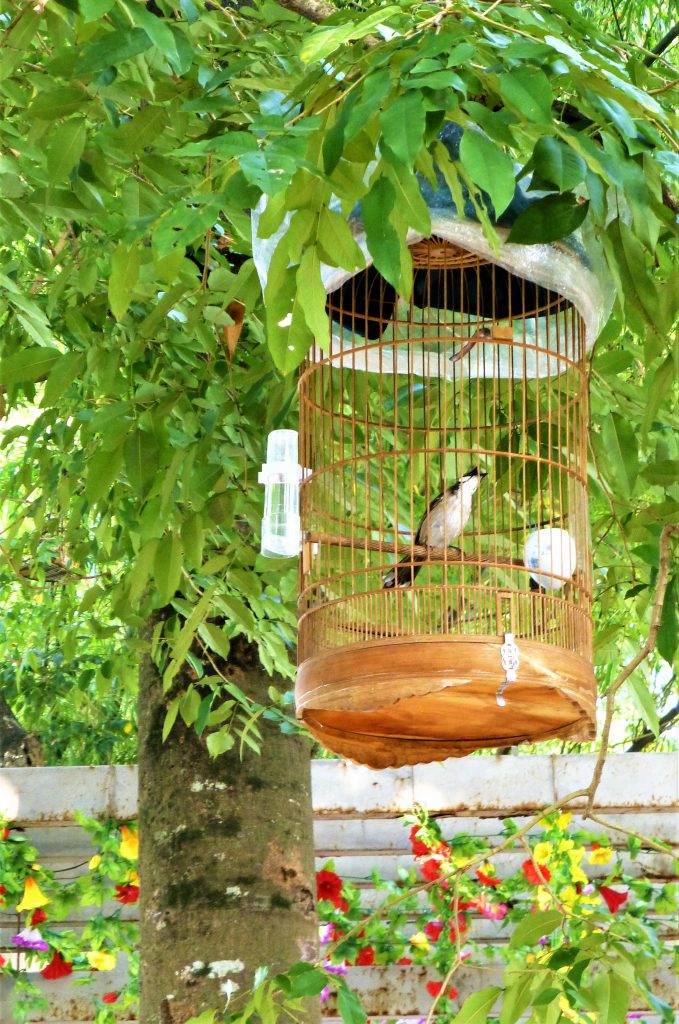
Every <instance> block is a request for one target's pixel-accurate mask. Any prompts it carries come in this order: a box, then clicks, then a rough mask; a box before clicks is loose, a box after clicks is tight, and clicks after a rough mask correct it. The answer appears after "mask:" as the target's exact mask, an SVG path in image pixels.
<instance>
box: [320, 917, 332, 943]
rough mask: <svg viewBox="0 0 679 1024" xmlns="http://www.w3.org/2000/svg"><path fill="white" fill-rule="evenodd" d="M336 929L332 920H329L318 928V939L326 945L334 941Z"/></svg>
mask: <svg viewBox="0 0 679 1024" xmlns="http://www.w3.org/2000/svg"><path fill="white" fill-rule="evenodd" d="M334 930H335V926H334V924H333V923H332V921H327V922H326V923H325V924H322V925H321V926H320V928H319V929H318V941H319V942H320V944H321V946H326V945H327V944H328V942H332V933H333V932H334Z"/></svg>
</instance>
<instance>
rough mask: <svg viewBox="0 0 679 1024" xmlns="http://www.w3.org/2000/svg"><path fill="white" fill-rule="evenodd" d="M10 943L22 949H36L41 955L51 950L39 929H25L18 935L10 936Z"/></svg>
mask: <svg viewBox="0 0 679 1024" xmlns="http://www.w3.org/2000/svg"><path fill="white" fill-rule="evenodd" d="M9 941H10V942H12V943H13V944H14V945H15V946H21V948H22V949H36V950H39V951H40V952H41V953H45V952H46V951H47V950H48V949H49V945H48V943H46V942H45V940H44V939H43V937H42V935H41V934H40V932H39V931H38V929H37V928H23V929H22V930H21V931H20V932H19V933H18V934H17V935H10V938H9Z"/></svg>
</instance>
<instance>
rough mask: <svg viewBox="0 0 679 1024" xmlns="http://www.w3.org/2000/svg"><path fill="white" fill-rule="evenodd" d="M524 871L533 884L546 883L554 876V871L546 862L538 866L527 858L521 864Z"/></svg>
mask: <svg viewBox="0 0 679 1024" xmlns="http://www.w3.org/2000/svg"><path fill="white" fill-rule="evenodd" d="M521 867H522V868H523V873H524V875H525V876H526V878H527V879H528V881H529V882H530V884H531V885H546V884H547V882H549V880H550V878H551V877H552V872H551V871H550V870H549V868H547V867H545V866H544V864H540V865H538V866H536V865H535V864H533V861H532V860H525V861H524V862H523V864H522V865H521Z"/></svg>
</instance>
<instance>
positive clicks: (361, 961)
mask: <svg viewBox="0 0 679 1024" xmlns="http://www.w3.org/2000/svg"><path fill="white" fill-rule="evenodd" d="M374 963H375V950H374V949H373V948H372V946H366V947H365V949H362V950H361V952H360V953H359V954H358V956H357V957H356V966H357V967H369V966H370V964H374Z"/></svg>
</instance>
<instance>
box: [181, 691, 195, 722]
mask: <svg viewBox="0 0 679 1024" xmlns="http://www.w3.org/2000/svg"><path fill="white" fill-rule="evenodd" d="M199 709H200V694H199V693H198V690H194V688H193V687H190V688H189V689H188V690H187V691H186V693H185V694H183V696H182V698H181V700H180V701H179V714H180V715H181V716H182V718H183V719H184V725H193V723H194V722H195V720H196V718H197V717H198V711H199Z"/></svg>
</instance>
